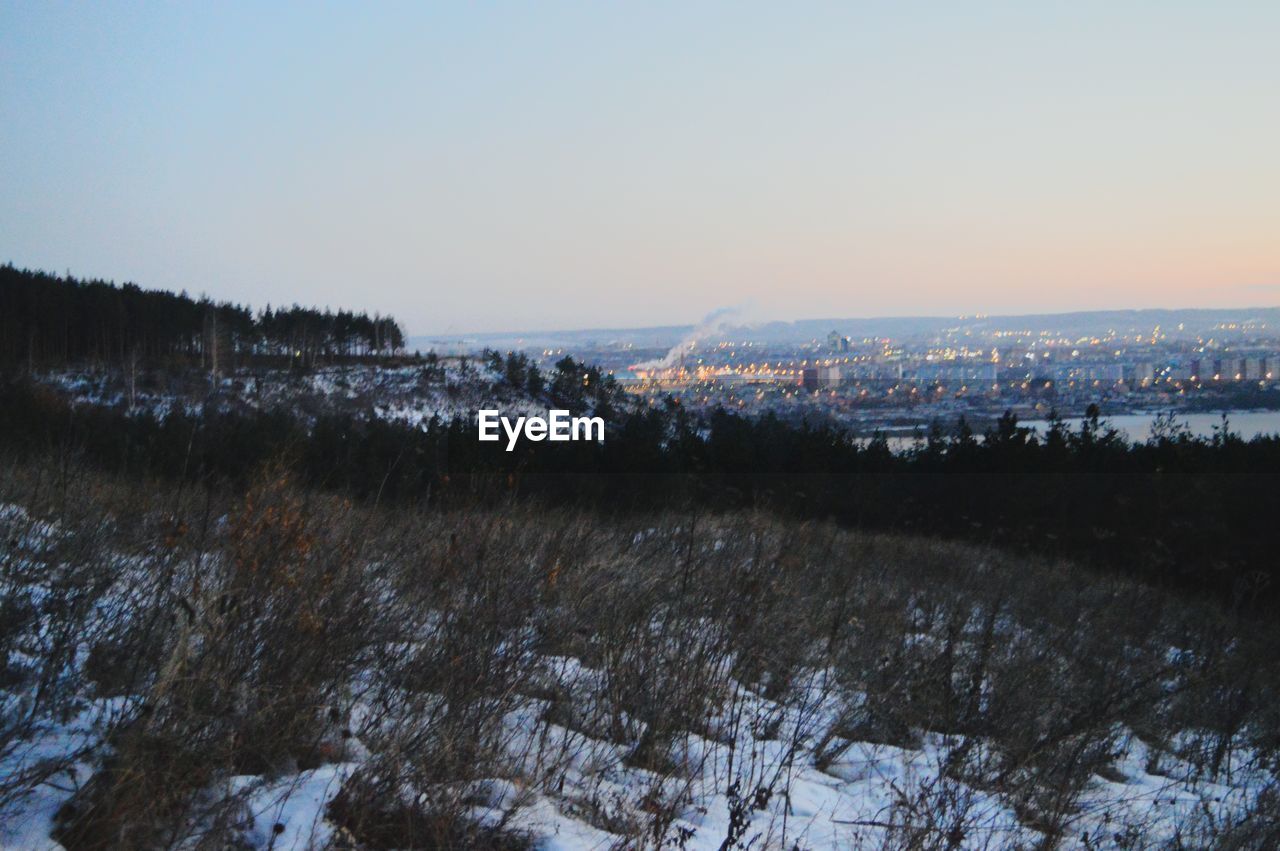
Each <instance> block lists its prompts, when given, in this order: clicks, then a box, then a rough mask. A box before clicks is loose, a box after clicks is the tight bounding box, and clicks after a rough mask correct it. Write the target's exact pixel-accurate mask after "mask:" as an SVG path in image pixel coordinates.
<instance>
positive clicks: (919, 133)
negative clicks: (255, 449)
mask: <svg viewBox="0 0 1280 851" xmlns="http://www.w3.org/2000/svg"><path fill="white" fill-rule="evenodd" d="M1277 45H1280V3H1277V2H1274V0H1268V1H1267V2H1254V3H1229V2H1224V3H1203V2H1196V3H1186V2H1150V3H1118V2H1097V3H1093V2H1086V3H1071V4H1064V3H1053V4H1050V3H1034V4H1012V3H991V4H981V3H963V4H960V3H949V4H942V3H936V4H918V5H916V4H909V3H894V4H888V3H883V4H863V3H853V2H842V3H833V4H819V3H805V4H784V3H776V2H772V3H744V2H732V3H711V2H699V3H643V4H640V3H634V4H625V5H624V4H613V3H610V4H604V3H593V4H587V3H572V4H569V3H527V4H462V3H456V4H443V3H441V4H427V3H414V4H405V5H403V6H389V5H385V4H376V8H375V6H374V5H373V4H370V5H362V4H344V5H341V6H339V5H323V4H298V5H296V6H293V7H291V8H288V7H284V6H278V7H275V9H274V10H270V11H268V10H264V9H263V8H259V6H258V5H257V4H247V3H246V4H224V3H217V4H200V5H198V6H197V5H196V4H151V5H149V6H145V7H144V6H142V5H140V4H128V5H125V4H114V3H101V4H92V5H90V4H69V3H68V4H64V3H37V2H22V3H15V2H8V1H7V0H5V2H3V3H2V4H0V262H4V261H12V262H14V263H15V264H17V265H19V266H28V267H36V268H43V269H48V270H52V271H58V272H63V271H66V270H68V269H70V270H71V272H72V273H73V274H76V275H84V276H101V277H106V278H113V279H115V280H116V281H125V280H133V281H136V282H138V283H140V284H142V285H143V286H149V287H163V288H171V289H186V290H188V291H190V292H192V293H200V292H205V293H208V294H210V295H211V296H214V297H216V298H220V299H231V300H236V301H241V302H248V303H250V304H253V305H254V306H258V307H260V306H263V305H264V304H266V303H268V302H270V303H272V304H280V303H291V302H295V301H296V302H300V303H310V304H318V305H322V306H323V305H331V306H334V307H338V306H345V307H358V308H367V309H369V310H381V311H386V312H391V313H393V314H395V315H396V316H397V317H398V318H400V319H401V320H402V321H403V322H404V324H405V325H406V326H407V328H408V330H409V331H410V333H414V334H429V333H462V332H471V331H486V330H493V331H499V330H517V329H520V330H523V329H530V330H532V329H551V328H575V327H599V326H611V327H627V326H643V325H657V324H674V323H688V322H693V321H696V320H697V319H698V317H700V316H702V315H703V314H705V313H707V312H708V311H710V310H712V309H714V308H717V307H720V306H724V305H737V304H750V305H751V306H752V310H753V312H754V313H755V314H757V315H759V316H766V317H769V318H777V319H794V318H812V317H834V316H877V315H901V314H906V315H911V314H951V313H972V312H986V313H1017V312H1041V311H1056V310H1077V309H1094V308H1096V309H1105V308H1126V307H1226V306H1243V305H1276V304H1280V49H1278V47H1277Z"/></svg>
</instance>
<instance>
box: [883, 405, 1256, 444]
mask: <svg viewBox="0 0 1280 851" xmlns="http://www.w3.org/2000/svg"><path fill="white" fill-rule="evenodd" d="M1159 413H1160V412H1158V411H1155V412H1151V413H1146V414H1117V415H1115V416H1110V417H1103V418H1102V422H1103V424H1104V425H1109V426H1111V427H1112V428H1114V429H1116V430H1117V431H1119V432H1120V433H1121V434H1123V435H1124V436H1125V438H1127V439H1128V440H1129V442H1130V443H1143V442H1145V441H1146V440H1147V438H1149V437H1150V436H1151V424H1152V423H1153V422H1155V419H1156V417H1157V416H1158V415H1159ZM1177 421H1178V422H1179V423H1182V424H1185V425H1186V426H1187V428H1189V429H1191V434H1192V435H1194V436H1196V437H1212V436H1213V433H1214V429H1215V428H1220V427H1221V426H1222V413H1221V412H1218V413H1186V414H1178V415H1177ZM1065 422H1066V424H1067V425H1068V426H1070V427H1071V430H1072V431H1079V430H1080V423H1081V418H1079V417H1074V418H1067V419H1066V420H1065ZM1227 423H1228V427H1229V428H1230V429H1231V432H1232V433H1233V434H1238V435H1240V437H1241V438H1243V439H1244V440H1249V439H1250V438H1253V437H1257V436H1258V435H1260V434H1268V435H1270V434H1280V411H1227ZM1018 425H1020V426H1026V427H1028V428H1033V429H1035V430H1036V432H1037V434H1040V435H1043V434H1044V433H1045V432H1046V431H1048V428H1049V423H1048V421H1047V420H1022V421H1019V423H1018ZM920 429H921V431H926V430H927V429H928V424H927V423H924V424H921V426H920ZM914 445H915V441H914V440H913V439H912V438H910V437H901V436H894V437H890V438H889V448H890V449H891V450H893V451H894V452H905V451H906V450H908V449H911V448H912V447H913V446H914Z"/></svg>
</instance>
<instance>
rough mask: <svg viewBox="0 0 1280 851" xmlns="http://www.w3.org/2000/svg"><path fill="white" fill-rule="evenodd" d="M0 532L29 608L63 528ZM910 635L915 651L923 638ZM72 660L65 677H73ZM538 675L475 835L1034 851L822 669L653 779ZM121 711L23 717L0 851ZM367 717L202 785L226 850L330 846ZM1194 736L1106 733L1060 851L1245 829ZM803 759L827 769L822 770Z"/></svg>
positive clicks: (1252, 766) (1250, 769) (567, 850)
mask: <svg viewBox="0 0 1280 851" xmlns="http://www.w3.org/2000/svg"><path fill="white" fill-rule="evenodd" d="M0 532H3V533H4V537H5V538H6V539H10V538H11V539H13V540H14V541H16V542H17V547H16V549H17V551H18V552H19V553H20V555H19V556H18V557H17V558H16V559H15V560H14V561H13V562H12V563H11V564H10V567H9V575H10V576H19V575H24V574H29V575H30V576H31V577H32V578H31V579H30V580H29V582H28V584H26V585H23V586H18V585H15V584H14V583H12V582H11V581H8V580H7V583H8V584H6V586H5V589H4V590H5V593H6V594H9V593H14V592H16V591H21V592H23V593H26V594H29V595H32V596H33V597H34V598H37V599H38V598H39V596H40V594H41V593H43V590H42V589H43V583H45V582H47V581H48V579H49V574H50V573H51V572H52V570H53V568H54V567H56V565H51V564H50V563H49V562H48V561H47V560H46V557H48V558H56V551H57V543H58V541H59V540H60V538H61V537H62V536H64V535H66V534H68V533H66V532H65V531H64V530H62V529H61V528H60V527H59V526H58V525H57V524H54V523H49V522H46V521H42V520H38V519H36V518H32V517H30V516H28V514H27V513H26V512H25V511H24V510H23V509H21V508H19V507H17V506H12V505H3V504H0ZM111 561H112V564H113V565H114V569H115V570H116V571H117V575H118V577H119V580H118V582H117V586H118V587H117V588H115V589H114V590H112V591H110V592H109V593H107V594H105V595H104V598H103V602H102V604H101V611H100V612H99V613H98V616H99V617H102V618H111V617H113V616H114V613H113V610H112V608H111V606H112V605H113V604H112V601H113V600H116V601H118V600H121V599H124V598H125V596H127V595H128V594H129V593H132V589H135V586H136V583H135V582H134V581H133V580H134V579H135V578H136V574H135V572H136V571H141V570H144V569H145V568H146V562H145V561H140V560H138V559H136V558H122V557H116V558H113V559H112V560H111ZM34 629H36V632H35V633H33V634H32V635H29V636H26V639H25V640H26V641H27V642H28V644H27V645H26V647H27V649H26V650H23V649H22V647H21V646H20V645H15V646H14V648H15V649H11V651H10V659H9V660H8V662H9V663H10V664H17V663H26V662H29V661H30V658H29V657H33V651H36V650H38V648H39V646H40V645H39V640H40V635H39V632H38V631H39V626H38V625H37V626H36V627H35V628H34ZM919 640H920V641H926V640H928V636H927V634H923V633H922V634H920V635H919ZM1179 652H1180V651H1177V650H1173V649H1171V650H1170V654H1173V656H1176V654H1178V653H1179ZM23 653H25V654H26V655H22V654H23ZM15 654H17V655H15ZM84 656H85V654H83V653H80V654H78V658H77V660H76V662H75V663H74V664H77V665H80V666H83V664H84ZM536 663H537V666H538V669H539V671H540V673H541V677H542V679H543V680H544V681H545V683H546V684H547V685H548V686H549V687H554V688H549V689H548V690H549V691H552V692H554V693H555V694H557V695H561V696H564V697H561V698H560V699H561V700H567V701H568V702H569V704H570V705H571V707H572V712H571V713H570V715H571V717H572V726H567V725H566V724H568V723H569V722H568V721H567V719H566V717H565V714H564V713H563V712H560V713H557V712H553V711H551V710H552V708H553V707H552V703H551V702H550V701H549V700H548V699H547V698H545V697H534V696H528V697H524V698H521V699H520V700H519V702H518V704H517V705H516V708H514V709H513V710H512V711H510V712H508V713H507V715H506V716H505V718H504V719H503V730H502V732H503V735H502V736H501V741H502V742H503V749H504V751H503V756H504V760H503V764H504V768H505V773H504V775H503V776H493V777H485V778H480V779H479V780H474V781H471V782H470V783H468V784H467V787H466V789H465V800H466V801H467V802H468V803H469V805H470V806H471V808H472V809H471V814H472V816H473V817H474V818H475V819H476V820H477V822H479V823H482V824H493V825H498V824H501V825H503V826H504V828H506V829H510V830H513V831H517V832H520V833H523V834H526V835H528V836H530V837H531V838H532V839H533V841H534V844H535V845H536V847H538V848H541V849H555V850H556V851H585V849H604V848H610V847H614V846H615V845H617V844H619V843H620V842H621V841H622V840H623V839H624V832H626V831H629V830H632V829H634V828H636V827H637V826H640V825H644V824H647V823H649V820H650V819H651V817H652V816H653V815H654V814H655V813H667V814H668V815H669V816H670V825H669V827H668V829H667V831H666V833H665V836H666V837H667V838H668V839H670V840H671V841H672V842H674V843H677V844H678V847H682V848H686V849H694V850H696V849H719V848H720V847H721V845H722V844H723V843H724V841H725V839H726V837H735V838H736V839H737V841H739V842H741V843H743V844H744V845H746V846H748V847H753V848H754V847H778V848H781V847H786V848H791V847H793V846H799V847H803V848H848V847H869V846H870V847H874V846H879V845H881V844H891V843H892V842H894V841H899V840H901V839H902V837H904V836H906V835H909V834H911V833H912V832H913V831H920V830H931V831H934V832H935V833H936V832H939V831H941V832H944V833H945V834H946V836H947V837H948V839H949V840H953V842H954V847H958V848H974V849H977V848H988V847H1015V846H1019V845H1021V846H1025V847H1030V846H1033V845H1036V844H1037V843H1040V842H1042V841H1043V840H1044V839H1045V837H1044V836H1043V835H1042V834H1040V833H1038V832H1037V830H1036V829H1035V828H1034V827H1033V826H1031V825H1028V824H1026V823H1025V822H1024V821H1023V820H1022V819H1020V818H1019V815H1018V813H1017V811H1016V810H1015V809H1014V807H1013V806H1012V805H1011V803H1010V802H1009V801H1008V800H1006V799H1005V798H1004V797H1003V796H1002V795H1000V794H999V793H998V792H997V791H995V790H994V789H993V788H991V787H990V786H989V785H987V784H982V783H973V784H971V783H968V782H965V781H962V780H960V779H957V773H956V772H954V771H951V770H949V766H951V765H952V764H953V762H954V761H955V758H956V755H957V754H958V753H964V752H967V753H975V752H977V753H983V752H984V749H985V748H987V747H988V746H989V744H990V743H987V742H983V741H966V740H965V739H964V738H962V737H959V736H948V735H943V734H940V733H937V732H931V731H928V730H918V731H915V733H916V736H915V738H914V740H915V742H917V743H918V744H917V746H914V747H904V746H895V745H889V744H883V743H873V742H865V741H846V740H842V739H839V737H833V736H831V735H829V731H831V730H833V729H837V724H838V723H839V720H840V718H841V715H842V713H844V712H847V709H848V706H849V703H850V701H856V700H857V699H858V696H857V695H847V694H845V695H841V696H840V699H839V700H837V699H836V697H835V686H834V683H835V682H836V677H835V676H834V673H833V672H830V671H826V670H811V671H808V672H803V673H802V675H801V676H800V677H798V679H797V684H796V686H795V688H794V690H793V692H792V695H791V697H790V698H789V699H788V702H787V703H786V704H782V703H778V702H774V701H771V700H769V699H767V698H765V697H764V696H762V695H761V694H758V693H757V692H756V691H753V690H752V688H750V687H748V686H747V685H745V684H742V683H737V682H733V681H730V683H729V688H728V690H727V691H726V692H725V693H723V694H720V695H719V697H720V700H719V703H718V705H713V707H712V710H711V713H710V714H709V715H708V717H707V718H706V723H705V725H702V726H701V729H700V731H699V732H695V731H684V732H682V733H680V734H677V735H676V736H674V737H673V738H672V740H671V741H670V743H669V746H668V747H667V749H666V752H665V754H663V756H664V757H665V764H666V765H668V766H670V767H671V769H670V770H668V771H666V772H664V773H662V774H659V773H657V772H655V771H652V770H649V769H647V768H644V767H640V766H637V765H634V764H630V763H629V761H628V756H629V753H630V751H631V748H630V747H629V744H628V743H620V742H617V741H611V740H610V739H609V738H608V737H607V735H606V728H607V726H608V725H606V724H605V723H603V721H602V720H601V719H602V718H604V717H605V715H606V714H607V712H608V710H609V707H607V706H606V705H604V703H603V698H602V697H601V696H602V695H604V694H606V693H607V688H606V685H607V682H606V680H607V675H606V673H605V671H603V670H600V669H596V668H592V667H591V666H589V665H587V664H585V663H584V661H583V660H582V659H579V658H577V657H574V656H564V655H560V656H552V655H545V656H540V657H538V658H537V660H536ZM73 674H75V672H74V671H71V672H68V673H67V674H66V676H69V677H70V676H71V675H73ZM26 699H27V698H26V696H25V695H24V694H22V693H20V692H14V693H8V692H0V708H2V711H3V717H4V724H5V729H8V728H9V726H10V724H9V719H10V718H12V717H14V716H15V715H20V714H21V713H23V712H24V711H25V710H26V707H27V706H28V704H27V703H25V702H24V701H26ZM133 700H136V697H134V698H130V697H112V698H96V697H93V696H92V695H91V694H90V693H89V692H87V691H86V692H85V693H84V694H82V695H81V696H80V697H79V699H78V702H77V705H78V707H79V709H78V711H76V712H74V713H72V714H71V715H70V717H67V718H59V717H56V716H52V715H51V716H49V717H42V718H39V719H38V723H35V724H33V725H30V726H28V727H24V728H22V734H21V737H20V738H18V739H16V740H14V741H10V742H8V743H7V744H5V745H4V746H3V747H2V748H0V779H3V780H13V779H15V778H18V777H21V776H24V775H28V776H31V777H32V778H33V779H32V781H31V782H30V783H28V784H27V786H28V788H27V793H26V794H24V795H19V796H15V797H9V798H0V849H35V848H56V847H58V846H57V844H56V843H55V842H54V841H53V840H52V839H51V838H50V831H51V829H52V826H53V819H54V816H55V813H57V811H58V810H59V808H60V807H61V806H62V805H63V804H64V803H66V802H67V801H68V800H69V799H70V798H71V797H72V796H73V795H74V794H75V792H76V790H77V789H79V788H82V787H83V786H84V784H85V783H86V782H88V780H89V779H90V777H91V776H92V775H93V772H94V770H95V767H96V766H98V765H100V764H101V760H102V758H103V757H104V755H105V754H106V753H107V751H108V750H109V748H108V746H107V744H106V742H107V740H108V736H109V734H110V732H111V731H112V729H114V728H116V727H117V725H118V724H119V723H120V721H121V719H122V718H125V717H127V716H128V715H129V711H130V706H131V705H132V703H131V701H133ZM420 705H422V706H429V705H431V704H430V700H427V701H424V702H423V703H422V704H420ZM375 717H378V716H377V713H374V712H372V711H371V709H370V707H367V706H366V707H362V706H360V705H359V704H357V706H356V707H355V709H354V711H353V712H352V718H351V721H352V722H353V726H354V727H355V728H356V729H357V730H359V735H358V736H357V737H355V738H353V739H351V740H350V742H349V743H348V745H347V746H346V747H345V748H343V749H342V753H341V755H340V756H337V757H335V758H338V759H341V760H343V761H341V762H334V763H330V764H326V765H321V766H319V767H315V768H310V769H308V770H305V771H298V772H295V773H292V774H288V775H285V776H280V777H258V776H232V777H224V778H222V779H220V780H218V781H216V782H215V783H214V784H212V785H211V787H210V789H209V790H208V791H209V792H210V793H211V794H214V795H225V796H227V797H228V799H235V800H238V801H241V802H242V812H243V817H242V818H241V819H240V825H241V826H240V838H241V840H242V841H243V842H244V843H245V845H246V846H247V847H253V848H262V849H268V848H270V849H306V848H312V847H324V846H325V845H326V844H328V843H330V842H331V841H333V840H335V839H337V838H339V837H338V834H339V832H340V831H339V829H338V828H336V827H335V826H334V825H333V824H331V823H330V822H329V821H327V818H326V813H327V809H328V806H329V804H330V803H331V802H332V801H333V799H334V797H335V796H336V795H337V794H338V793H339V792H340V791H341V789H342V788H343V785H344V784H345V783H347V781H348V780H350V779H351V778H352V776H353V775H354V774H355V773H356V772H357V771H359V770H360V769H361V767H362V766H365V765H368V764H369V762H370V761H371V760H372V759H373V757H372V755H371V753H370V748H368V747H367V746H366V744H365V742H364V741H362V740H361V739H362V737H363V738H364V739H366V740H371V738H372V737H376V735H377V733H378V731H377V730H376V729H373V727H374V722H373V721H371V720H370V721H368V722H367V723H366V722H365V719H372V718H375ZM618 719H619V720H620V722H621V726H623V727H625V728H627V729H629V730H630V731H632V733H633V734H634V735H635V736H639V735H641V734H643V732H644V731H645V729H646V727H645V724H644V722H643V721H642V720H641V719H638V718H635V717H632V716H629V715H627V714H626V713H625V712H623V713H621V714H619V715H618ZM1197 735H1199V733H1198V731H1191V730H1188V731H1183V733H1182V734H1180V735H1179V736H1175V737H1172V739H1171V740H1170V741H1168V742H1165V743H1163V747H1162V748H1160V749H1158V750H1157V747H1156V743H1154V742H1150V741H1147V740H1145V739H1143V738H1142V737H1140V736H1139V735H1137V734H1136V733H1135V732H1134V731H1133V730H1129V729H1117V730H1115V731H1114V737H1115V740H1116V741H1117V742H1118V747H1117V750H1116V756H1115V758H1114V760H1113V761H1112V763H1111V765H1109V766H1108V770H1107V777H1101V776H1095V777H1094V778H1093V780H1092V781H1091V782H1090V783H1089V784H1088V787H1087V788H1086V789H1085V790H1084V793H1083V794H1082V795H1081V798H1080V800H1079V802H1078V803H1077V805H1076V806H1075V808H1074V811H1073V814H1072V816H1071V817H1070V819H1069V820H1068V823H1067V824H1066V828H1065V829H1066V833H1065V835H1064V836H1063V837H1062V838H1061V845H1060V847H1065V848H1082V849H1083V848H1087V847H1097V846H1098V844H1099V843H1100V842H1101V843H1103V844H1118V843H1119V841H1120V839H1125V840H1126V841H1127V840H1128V838H1133V837H1137V838H1140V839H1141V840H1142V842H1144V843H1153V844H1159V843H1162V842H1169V841H1172V840H1174V839H1175V838H1178V839H1180V840H1181V841H1183V842H1184V843H1189V844H1191V845H1195V844H1196V837H1197V836H1198V835H1201V834H1200V833H1199V832H1201V831H1204V833H1203V835H1204V836H1209V834H1208V833H1207V831H1208V829H1209V828H1210V827H1211V826H1214V825H1222V824H1233V823H1239V822H1242V821H1244V820H1246V819H1249V818H1250V817H1251V816H1252V809H1253V808H1254V807H1255V806H1256V804H1257V802H1258V800H1259V798H1260V797H1261V796H1263V795H1265V794H1274V793H1275V790H1276V780H1275V777H1274V776H1272V775H1271V774H1269V773H1268V772H1267V771H1266V770H1265V769H1264V768H1263V767H1262V766H1261V765H1260V760H1258V759H1256V755H1255V754H1252V753H1251V752H1249V751H1248V750H1247V749H1245V748H1236V749H1234V750H1233V751H1232V752H1231V753H1230V754H1229V755H1228V758H1227V759H1226V760H1225V764H1224V766H1223V769H1222V771H1221V772H1220V773H1219V774H1218V775H1217V776H1212V777H1210V776H1206V775H1205V773H1204V772H1203V771H1202V770H1197V769H1196V767H1195V766H1194V765H1193V764H1192V763H1191V762H1189V761H1187V760H1184V759H1182V758H1180V757H1179V756H1178V753H1179V751H1180V750H1181V752H1183V753H1186V752H1187V749H1190V748H1193V747H1194V746H1195V742H1196V737H1197ZM819 750H822V752H823V753H825V754H828V755H830V754H832V753H835V754H837V756H836V758H834V759H831V760H829V761H827V760H823V759H822V758H821V757H820V755H819ZM417 791H419V792H426V791H430V790H417ZM1135 842H1136V840H1135ZM1201 844H1203V843H1201ZM1139 847H1142V846H1139Z"/></svg>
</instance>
